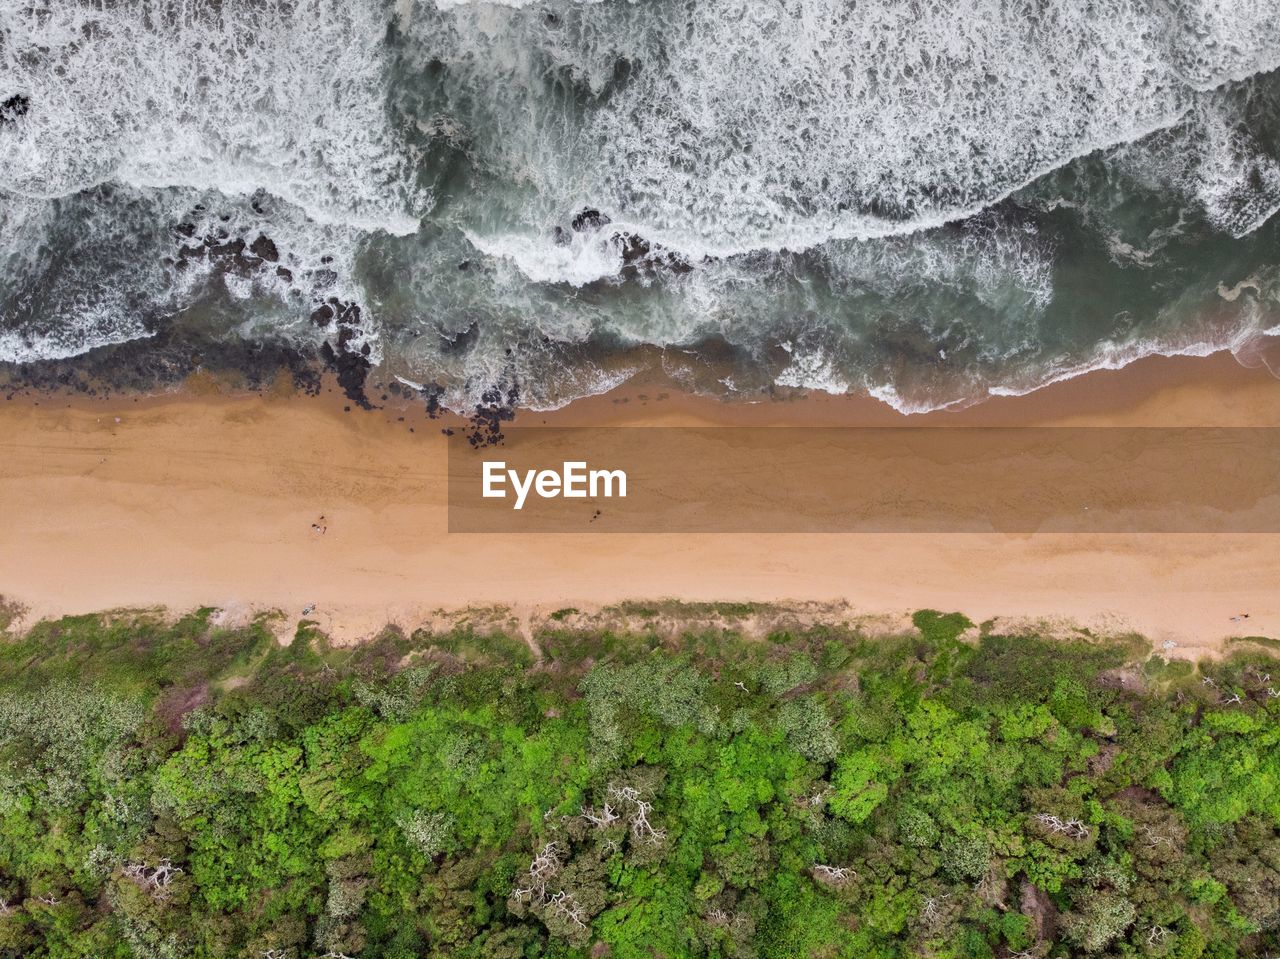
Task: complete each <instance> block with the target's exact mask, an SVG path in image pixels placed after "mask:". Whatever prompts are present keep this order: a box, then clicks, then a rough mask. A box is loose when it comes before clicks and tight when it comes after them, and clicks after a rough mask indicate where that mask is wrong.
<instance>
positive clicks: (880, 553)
mask: <svg viewBox="0 0 1280 959" xmlns="http://www.w3.org/2000/svg"><path fill="white" fill-rule="evenodd" d="M344 405H345V404H344V402H343V400H342V399H341V397H340V394H339V393H337V392H336V391H328V392H326V393H325V394H324V395H322V396H321V397H320V398H318V399H317V398H310V397H303V396H297V395H291V394H289V393H287V391H280V392H276V393H271V394H267V395H244V394H235V393H224V392H221V391H220V390H219V388H218V387H217V386H216V384H212V383H209V382H205V381H196V382H193V383H192V384H191V385H190V387H189V388H188V389H187V390H185V391H183V392H181V393H177V394H173V395H166V396H160V397H151V398H140V399H138V398H130V397H121V396H117V397H115V398H113V399H110V400H103V401H93V400H73V399H68V398H65V397H58V396H25V397H24V396H14V397H13V398H12V399H11V400H9V401H7V402H0V502H3V504H4V509H3V510H0V595H3V596H5V597H7V598H8V599H9V600H10V601H16V602H18V603H20V604H22V605H23V606H25V607H26V608H27V610H28V612H27V614H26V617H25V621H27V622H30V621H33V620H34V619H37V618H40V617H46V616H53V615H60V614H67V613H78V612H88V611H95V610H102V609H111V608H119V607H155V606H162V607H167V608H170V609H176V610H181V609H187V608H192V607H195V606H200V605H210V606H217V607H220V608H223V609H226V610H229V611H231V612H232V613H233V614H236V615H246V614H248V613H249V612H250V611H254V610H263V609H280V610H282V611H283V612H284V613H285V617H286V619H290V620H296V619H298V618H300V617H301V611H302V609H303V608H304V607H306V606H308V605H311V604H316V609H315V611H314V613H313V614H312V615H311V618H313V619H316V620H317V621H319V622H320V624H321V625H322V627H324V628H326V629H328V630H329V631H331V632H332V633H333V634H334V635H335V636H338V637H341V638H343V639H346V640H357V639H359V638H360V637H362V636H366V635H369V634H371V633H373V632H375V631H376V630H377V629H379V628H380V627H381V626H382V625H383V624H385V623H387V622H395V623H399V624H401V625H404V626H409V627H412V626H414V625H416V624H418V623H420V622H422V621H424V620H425V619H426V618H428V617H429V615H430V613H431V611H432V610H438V609H458V608H462V607H466V606H469V605H474V604H501V605H506V606H511V607H513V608H515V609H517V610H551V609H556V608H558V607H565V606H574V607H577V608H580V609H591V608H596V607H599V606H600V605H603V604H608V603H614V602H617V601H620V600H624V599H642V598H643V599H657V598H673V599H680V600H690V601H748V600H750V601H760V602H765V601H770V602H774V601H776V602H789V601H820V602H838V603H843V604H847V607H842V608H847V609H848V610H850V611H851V613H852V614H866V615H874V614H884V615H888V616H897V615H900V614H904V613H907V612H909V611H911V610H914V609H918V608H922V607H933V608H939V609H945V610H961V611H963V612H965V613H966V614H967V615H968V616H970V618H972V619H973V620H974V621H983V620H987V619H991V618H996V617H1006V618H1012V619H1034V620H1050V621H1052V622H1054V623H1057V624H1062V623H1066V622H1071V623H1075V624H1078V625H1080V626H1083V627H1087V628H1090V629H1093V630H1100V631H1105V632H1123V631H1128V630H1136V631H1138V632H1141V633H1142V634H1144V635H1146V636H1147V637H1148V638H1150V639H1151V640H1152V641H1153V642H1155V643H1157V644H1160V643H1164V642H1172V643H1177V644H1178V646H1177V649H1176V650H1175V651H1174V653H1175V655H1177V654H1181V655H1200V654H1205V653H1212V652H1214V651H1216V650H1220V649H1221V648H1222V645H1223V642H1224V640H1225V639H1226V638H1227V637H1230V636H1241V635H1270V636H1277V635H1280V535H1269V534H1238V535H1237V534H1232V535H1223V534H1219V535H1205V534H1146V535H1140V534H1107V535H1084V534H1035V535H997V534H947V535H928V534H827V535H813V534H745V533H744V534H706V535H703V534H695V535H679V536H675V535H654V534H648V535H645V534H621V533H619V534H612V535H582V534H577V535H565V534H523V535H509V536H504V535H501V534H497V535H495V534H488V535H482V536H474V535H473V536H468V535H459V534H453V535H451V534H449V533H448V532H447V531H446V530H447V515H446V502H447V500H446V488H445V480H446V466H445V438H444V437H443V436H442V435H441V429H442V428H444V427H446V426H448V425H450V422H451V421H442V420H431V419H428V418H427V417H426V415H425V414H424V412H423V410H422V408H421V404H417V405H414V406H412V407H408V408H397V407H396V406H394V405H392V404H388V405H387V406H386V407H385V408H384V409H382V410H379V411H376V412H372V413H362V412H360V411H354V412H348V411H344ZM519 422H520V423H521V424H523V425H535V424H546V425H550V426H566V425H591V426H614V425H627V426H652V425H666V426H673V425H699V426H716V425H739V426H741V425H756V426H786V425H795V424H801V423H803V424H805V425H858V426H876V425H898V426H901V425H934V426H937V425H956V426H965V425H968V426H972V425H1000V426H1007V425H1087V424H1106V425H1122V424H1123V425H1148V426H1154V425H1161V426H1188V425H1215V426H1242V425H1252V426H1264V425H1265V426H1269V425H1274V424H1276V423H1280V382H1277V381H1276V379H1275V378H1274V377H1273V376H1272V375H1271V374H1270V373H1269V372H1268V371H1267V370H1266V369H1265V368H1261V367H1259V368H1254V369H1247V368H1245V367H1243V366H1241V365H1240V364H1239V363H1238V362H1236V360H1235V359H1234V358H1233V357H1231V356H1230V355H1228V354H1219V355H1216V356H1213V357H1209V358H1175V359H1169V358H1153V359H1148V360H1144V361H1141V362H1139V363H1136V364H1134V365H1133V366H1131V367H1128V368H1126V369H1124V370H1121V371H1118V372H1098V373H1093V374H1089V375H1087V376H1084V377H1080V378H1077V379H1075V380H1071V381H1068V382H1064V383H1061V384H1057V385H1054V386H1051V387H1048V388H1046V389H1044V390H1041V391H1039V392H1037V393H1034V394H1031V395H1029V396H1025V397H1017V398H1000V399H994V400H991V401H989V402H987V403H984V404H981V405H978V406H976V407H972V408H970V409H968V410H965V411H961V412H958V413H938V414H930V415H927V416H915V417H909V418H908V417H903V416H901V415H900V414H897V413H894V412H893V411H892V410H890V409H888V408H887V407H885V406H883V405H882V404H880V403H877V402H876V401H874V400H870V399H867V398H865V397H863V398H853V397H831V396H826V395H823V394H817V395H811V396H807V397H799V398H790V399H786V400H765V401H762V402H759V403H753V404H748V403H740V404H725V403H723V402H719V401H714V400H703V399H698V398H692V397H688V396H684V395H681V394H679V393H678V392H676V391H675V390H674V389H672V388H671V387H669V386H667V387H663V385H662V384H656V385H655V384H629V385H627V386H625V387H623V388H621V389H619V390H617V391H615V392H614V393H612V394H608V395H605V396H602V397H596V398H594V399H592V400H589V401H584V402H581V403H577V404H574V405H572V406H571V407H569V408H567V409H565V410H561V411H557V412H555V413H522V414H521V415H520V417H519ZM831 492H832V495H833V496H838V495H840V493H841V491H840V490H838V489H833V490H832V491H831ZM321 517H323V519H322V518H321ZM313 524H314V525H319V526H321V527H322V529H323V532H319V531H317V530H316V529H315V528H314V526H313ZM1244 612H1247V613H1249V617H1248V619H1233V617H1238V616H1239V615H1240V614H1241V613H1244Z"/></svg>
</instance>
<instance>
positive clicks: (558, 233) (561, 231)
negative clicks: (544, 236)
mask: <svg viewBox="0 0 1280 959" xmlns="http://www.w3.org/2000/svg"><path fill="white" fill-rule="evenodd" d="M551 235H552V237H554V238H555V241H556V246H568V245H569V244H570V243H572V242H573V237H572V236H570V235H569V231H568V230H566V229H565V228H564V227H562V226H557V227H556V228H555V230H553V231H552V234H551Z"/></svg>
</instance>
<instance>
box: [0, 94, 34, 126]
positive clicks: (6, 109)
mask: <svg viewBox="0 0 1280 959" xmlns="http://www.w3.org/2000/svg"><path fill="white" fill-rule="evenodd" d="M30 110H31V98H30V97H28V96H25V95H23V94H21V93H15V94H14V95H13V96H11V97H6V98H5V99H4V100H0V127H5V126H9V125H10V124H14V123H17V122H18V121H19V120H20V119H21V118H22V117H25V116H26V115H27V113H28V112H30Z"/></svg>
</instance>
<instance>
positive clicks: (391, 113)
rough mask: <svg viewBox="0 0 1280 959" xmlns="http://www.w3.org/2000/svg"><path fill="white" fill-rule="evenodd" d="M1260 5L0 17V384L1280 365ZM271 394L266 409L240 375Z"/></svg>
mask: <svg viewBox="0 0 1280 959" xmlns="http://www.w3.org/2000/svg"><path fill="white" fill-rule="evenodd" d="M1277 23H1280V0H1218V2H1214V0H1177V2H1164V0H1161V2H1155V0H1152V2H1132V0H1096V2H1091V3H1087V4H1085V3H1081V2H1079V0H1035V2H1031V3H1027V2H1022V0H945V2H944V0H871V2H865V0H856V2H855V0H680V2H676V0H638V2H628V0H597V2H590V0H580V2H573V0H546V2H530V0H509V2H507V3H479V2H468V0H0V378H4V379H8V380H10V381H20V380H22V379H23V378H26V379H27V380H30V381H35V382H39V381H41V377H42V376H45V377H51V378H54V379H56V378H57V377H62V378H64V379H65V378H66V377H68V376H70V377H72V378H75V377H76V376H79V375H80V374H82V373H84V374H88V373H92V375H93V376H94V377H98V378H103V379H106V380H108V381H111V380H113V379H114V380H119V381H122V382H128V383H130V384H131V385H145V384H146V383H148V382H155V383H164V382H176V381H177V380H178V379H180V378H181V377H182V376H185V375H186V374H188V373H190V372H192V371H193V370H195V369H202V368H231V369H234V368H236V367H237V366H246V367H248V366H254V369H255V370H257V371H258V373H260V372H261V370H260V368H261V367H262V366H263V365H265V366H267V367H272V366H280V367H282V368H289V369H293V370H295V372H296V371H297V370H299V369H301V368H302V367H305V366H306V365H307V364H309V363H314V364H317V365H319V364H327V365H328V366H329V367H331V368H334V369H336V370H338V371H339V374H340V377H341V378H342V382H343V384H344V386H345V387H346V388H347V389H348V391H349V392H352V393H353V395H357V394H359V393H360V384H361V382H362V381H363V379H364V378H365V377H366V376H368V375H370V374H371V373H376V376H377V377H378V379H379V380H380V381H382V382H386V383H392V382H394V383H397V384H400V386H401V388H403V389H408V390H414V391H420V392H422V393H425V394H427V395H429V396H430V397H431V399H432V402H436V403H439V404H441V405H444V406H447V407H451V408H455V409H459V410H463V409H469V408H471V407H472V406H474V405H475V404H477V403H479V402H482V401H483V400H484V399H485V397H493V396H500V397H501V398H502V399H503V401H504V402H510V403H511V404H512V405H515V406H520V407H527V408H533V409H550V408H555V407H559V406H563V405H565V404H566V403H569V402H572V401H573V400H574V399H577V398H579V397H582V396H587V395H591V394H595V393H599V392H602V391H605V390H607V389H610V388H612V387H614V386H617V385H619V384H621V383H623V382H625V381H627V379H628V378H631V377H640V376H645V375H649V374H653V373H661V374H662V375H663V376H665V377H668V378H669V379H671V380H672V381H673V382H675V383H676V384H678V385H680V386H681V387H683V388H685V389H688V390H691V391H694V392H699V393H709V394H715V395H723V396H734V397H743V398H748V399H749V398H752V397H757V396H761V395H766V394H771V393H777V392H780V391H781V392H786V391H791V390H825V391H828V392H832V393H866V394H870V395H872V396H875V397H877V398H879V399H881V400H883V401H884V402H886V403H889V404H891V405H892V406H894V407H895V408H898V409H900V410H904V411H923V410H930V409H938V408H944V407H956V406H962V405H966V404H969V403H972V402H974V401H977V400H981V399H982V398H984V397H987V396H991V395H1008V394H1018V393H1024V392H1028V391H1030V390H1033V389H1036V388H1038V387H1040V386H1043V385H1045V384H1047V383H1049V382H1053V381H1055V380H1060V379H1063V378H1066V377H1070V376H1075V375H1078V374H1080V373H1083V372H1086V371H1088V370H1092V369H1097V368H1102V367H1119V366H1123V365H1125V364H1127V363H1130V362H1132V361H1134V360H1136V359H1138V358H1141V357H1143V356H1146V355H1150V354H1203V353H1209V352H1214V351H1218V350H1222V349H1231V350H1233V351H1235V352H1237V354H1239V355H1241V356H1247V355H1248V354H1249V353H1250V351H1251V350H1253V349H1255V347H1256V344H1257V343H1258V342H1259V341H1260V340H1261V339H1262V338H1264V337H1266V336H1268V335H1271V334H1274V333H1276V332H1280V217H1277V216H1276V213H1277V211H1278V210H1280V72H1278V71H1277V67H1280V29H1278V28H1277V26H1276V24H1277ZM255 375H257V374H255Z"/></svg>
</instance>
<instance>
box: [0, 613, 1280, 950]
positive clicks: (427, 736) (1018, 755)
mask: <svg viewBox="0 0 1280 959" xmlns="http://www.w3.org/2000/svg"><path fill="white" fill-rule="evenodd" d="M210 612H211V611H209V610H204V611H201V612H199V613H195V614H192V615H191V616H188V617H186V618H184V619H182V620H180V621H178V622H177V623H170V624H165V623H163V622H160V621H158V620H154V619H149V618H147V617H139V616H133V617H116V618H102V617H79V618H74V619H66V620H62V621H59V622H56V623H44V624H41V625H39V626H38V627H36V628H34V629H33V630H31V631H30V632H29V633H27V634H26V635H25V636H22V637H20V638H17V639H13V640H10V641H7V642H4V643H3V644H0V956H4V957H10V956H13V957H16V956H24V957H29V956H51V957H71V956H84V957H89V956H92V957H125V956H138V957H152V956H154V957H182V956H201V957H203V956H209V957H223V956H225V957H252V959H261V957H267V959H308V957H322V956H328V957H332V959H336V957H338V956H349V957H355V956H360V957H404V959H408V957H417V956H450V957H476V959H480V957H485V959H504V957H509V959H517V957H529V959H533V957H543V956H546V957H584V959H585V957H588V956H590V957H593V959H595V957H603V956H614V957H619V959H632V957H667V959H674V957H681V956H726V957H761V959H765V957H806V956H813V957H849V959H875V957H897V956H930V957H938V959H944V957H974V959H979V957H981V959H986V957H992V959H994V957H999V959H1005V957H1011V956H1029V957H1037V959H1043V957H1049V956H1090V957H1092V956H1126V957H1129V956H1133V957H1148V956H1150V957H1166V956H1167V957H1176V959H1195V957H1213V959H1225V957H1229V956H1238V955H1244V956H1248V955H1256V956H1264V955H1268V954H1272V953H1274V952H1275V951H1277V950H1280V835H1278V834H1277V825H1278V824H1280V723H1277V718H1278V717H1280V696H1278V694H1277V693H1276V690H1277V689H1280V679H1277V680H1275V681H1272V679H1271V675H1270V671H1271V670H1272V669H1273V668H1275V667H1273V665H1272V663H1273V662H1274V661H1273V660H1270V659H1268V658H1267V657H1268V652H1267V651H1266V650H1263V649H1251V650H1242V651H1240V652H1237V654H1236V655H1235V656H1234V657H1233V658H1231V659H1229V660H1227V661H1224V662H1221V663H1216V664H1205V665H1204V666H1202V667H1201V669H1200V670H1198V671H1197V670H1195V669H1193V668H1191V667H1189V666H1187V665H1185V664H1179V663H1168V662H1165V661H1164V660H1162V659H1158V658H1154V657H1151V658H1149V657H1148V656H1147V653H1146V651H1145V650H1142V649H1139V647H1138V645H1137V644H1136V643H1134V642H1126V643H1122V644H1108V643H1104V642H1100V641H1096V640H1093V639H1089V638H1078V639H1072V640H1048V639H1043V638H1038V637H1035V636H998V635H990V634H989V630H988V629H978V628H975V627H973V626H972V624H971V623H970V622H969V621H968V620H966V619H965V618H964V617H962V616H959V615H956V614H951V615H942V614H939V613H934V612H929V611H925V612H921V613H919V614H917V616H916V618H915V624H916V627H917V628H916V630H914V631H913V632H912V633H911V634H910V635H905V636H901V637H892V638H876V639H871V638H867V637H864V636H862V635H859V634H858V633H857V632H856V631H850V630H848V629H844V628H835V627H831V628H810V629H804V630H798V631H792V632H790V633H787V634H779V635H776V636H773V637H771V638H770V640H769V641H758V642H753V641H749V640H746V639H743V638H742V637H740V636H737V635H736V634H734V633H732V632H724V631H722V632H715V631H703V632H698V633H695V634H690V635H686V636H683V637H680V639H679V640H678V641H676V640H671V639H669V638H663V637H662V636H660V635H658V634H656V633H646V634H645V635H643V636H627V635H614V634H610V633H606V632H603V631H602V632H599V633H590V634H588V633H575V632H572V631H570V630H568V629H566V628H564V621H566V620H567V618H568V614H566V616H565V617H561V618H559V619H556V618H555V617H552V623H553V624H554V626H553V627H551V626H549V628H548V629H547V631H546V632H545V633H544V634H543V635H541V636H539V637H538V640H539V644H538V645H539V647H540V648H541V649H542V650H544V652H545V653H546V654H547V655H548V657H549V658H548V659H546V660H544V661H541V662H537V663H535V662H533V661H532V658H531V652H530V647H529V646H528V645H526V644H525V643H523V642H521V641H520V640H519V639H513V638H503V637H489V636H481V635H477V634H475V633H473V632H455V633H450V634H448V635H443V636H432V635H429V634H426V633H423V632H419V633H415V634H414V635H413V636H412V637H405V636H403V635H401V634H399V633H397V632H395V631H388V632H387V633H385V634H384V635H383V636H382V637H380V638H379V639H377V640H376V641H373V642H370V643H366V644H363V645H361V646H359V647H355V648H336V647H331V646H330V645H329V644H328V643H327V641H326V640H325V638H324V637H323V636H322V635H320V634H319V633H318V632H316V631H315V630H314V628H313V627H312V626H310V625H309V624H306V623H304V624H303V625H302V626H301V627H300V628H299V629H298V631H297V634H296V636H295V637H294V639H293V641H292V643H291V644H289V645H288V646H281V645H280V644H279V643H277V642H276V640H275V638H274V636H273V635H272V634H271V632H270V631H269V630H268V629H267V624H266V623H264V622H260V623H257V624H255V625H253V626H250V627H248V628H241V629H234V630H232V629H221V628H218V627H216V626H214V625H213V624H212V622H213V621H212V618H211V616H210ZM1277 676H1278V677H1280V670H1278V671H1277Z"/></svg>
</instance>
